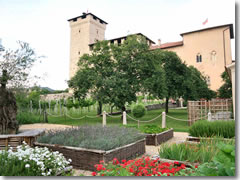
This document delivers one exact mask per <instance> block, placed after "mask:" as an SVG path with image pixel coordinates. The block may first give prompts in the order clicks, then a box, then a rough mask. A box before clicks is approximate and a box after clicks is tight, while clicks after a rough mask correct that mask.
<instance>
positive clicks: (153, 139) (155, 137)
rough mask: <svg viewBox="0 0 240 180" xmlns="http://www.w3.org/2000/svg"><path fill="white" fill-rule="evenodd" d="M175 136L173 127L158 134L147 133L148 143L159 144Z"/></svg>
mask: <svg viewBox="0 0 240 180" xmlns="http://www.w3.org/2000/svg"><path fill="white" fill-rule="evenodd" d="M172 137H173V129H172V128H171V129H169V130H166V131H164V132H161V133H158V134H146V145H154V146H158V145H159V144H162V143H163V142H166V141H168V140H169V139H171V138H172Z"/></svg>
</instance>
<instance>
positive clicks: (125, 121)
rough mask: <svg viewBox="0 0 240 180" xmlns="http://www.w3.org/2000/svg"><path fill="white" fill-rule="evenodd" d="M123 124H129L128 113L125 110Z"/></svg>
mask: <svg viewBox="0 0 240 180" xmlns="http://www.w3.org/2000/svg"><path fill="white" fill-rule="evenodd" d="M123 125H127V113H126V111H123Z"/></svg>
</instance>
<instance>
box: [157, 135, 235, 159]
mask: <svg viewBox="0 0 240 180" xmlns="http://www.w3.org/2000/svg"><path fill="white" fill-rule="evenodd" d="M222 141H223V140H221V139H219V138H214V139H212V140H209V141H200V143H199V144H189V143H181V144H163V145H162V146H161V149H160V150H159V155H160V157H161V158H166V159H172V160H178V161H189V162H192V163H204V162H211V161H212V160H213V157H214V156H215V155H216V154H217V153H218V151H219V150H218V148H217V144H218V143H220V142H222ZM234 143H235V141H234V140H232V141H229V142H227V144H230V145H231V144H234Z"/></svg>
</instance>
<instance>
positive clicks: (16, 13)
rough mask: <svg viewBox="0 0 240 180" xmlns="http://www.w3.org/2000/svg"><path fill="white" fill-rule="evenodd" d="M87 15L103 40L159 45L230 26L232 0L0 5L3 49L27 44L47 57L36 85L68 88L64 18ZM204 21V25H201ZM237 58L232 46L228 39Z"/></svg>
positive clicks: (28, 0)
mask: <svg viewBox="0 0 240 180" xmlns="http://www.w3.org/2000/svg"><path fill="white" fill-rule="evenodd" d="M87 10H88V12H91V13H93V14H95V15H96V16H98V17H99V18H101V19H103V20H104V21H106V22H107V23H108V25H107V29H106V33H105V37H106V39H111V38H116V37H120V36H125V35H127V34H128V33H129V32H130V33H138V32H141V33H143V34H144V35H146V36H147V37H149V38H150V39H152V40H153V41H155V42H156V43H157V40H158V39H159V38H160V39H161V40H162V43H165V42H171V41H180V40H182V38H181V36H180V35H179V34H181V33H183V32H188V31H192V30H197V29H202V28H207V27H211V26H218V25H223V24H229V23H232V24H233V25H234V34H235V1H234V0H119V1H117V0H5V1H4V0H0V39H2V44H3V45H4V46H5V48H11V49H14V48H16V41H17V40H21V41H25V42H28V43H30V45H31V47H33V48H34V49H35V51H36V52H37V53H38V54H39V55H44V56H46V58H44V59H43V60H42V63H41V64H37V65H36V66H35V67H34V69H33V74H36V75H38V76H41V77H43V79H42V80H41V81H39V84H40V85H41V86H47V87H50V88H53V89H65V88H67V83H66V80H68V78H69V50H70V28H69V24H68V21H67V20H68V19H70V18H73V17H76V16H80V15H82V13H83V12H86V11H87ZM207 18H208V23H207V24H206V25H202V23H203V22H204V21H205V20H206V19H207ZM232 56H233V59H235V42H234V40H232Z"/></svg>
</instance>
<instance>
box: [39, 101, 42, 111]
mask: <svg viewBox="0 0 240 180" xmlns="http://www.w3.org/2000/svg"><path fill="white" fill-rule="evenodd" d="M39 112H40V114H42V109H41V101H40V100H39Z"/></svg>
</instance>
